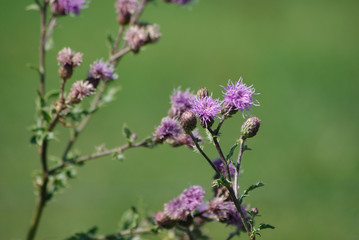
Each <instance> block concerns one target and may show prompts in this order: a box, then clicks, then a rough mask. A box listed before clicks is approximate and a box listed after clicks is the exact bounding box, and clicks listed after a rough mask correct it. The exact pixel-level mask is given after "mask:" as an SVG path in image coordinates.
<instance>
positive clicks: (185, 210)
mask: <svg viewBox="0 0 359 240" xmlns="http://www.w3.org/2000/svg"><path fill="white" fill-rule="evenodd" d="M204 195H205V191H204V190H203V188H202V187H200V186H191V187H190V188H189V189H185V190H184V191H183V192H182V193H181V194H180V195H179V196H178V197H177V198H175V199H173V200H171V201H169V203H167V204H165V206H164V213H165V214H166V215H167V216H168V217H169V218H171V219H173V220H179V221H186V220H187V219H188V215H189V214H190V212H191V211H193V210H195V209H196V208H197V207H199V206H200V205H201V204H202V201H203V197H204Z"/></svg>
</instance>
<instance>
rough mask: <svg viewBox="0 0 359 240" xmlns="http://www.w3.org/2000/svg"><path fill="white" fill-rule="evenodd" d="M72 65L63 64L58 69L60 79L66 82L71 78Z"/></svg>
mask: <svg viewBox="0 0 359 240" xmlns="http://www.w3.org/2000/svg"><path fill="white" fill-rule="evenodd" d="M72 68H73V67H72V65H69V64H64V65H61V66H60V67H59V70H58V73H59V76H60V78H62V79H64V80H66V79H69V78H70V77H71V76H72Z"/></svg>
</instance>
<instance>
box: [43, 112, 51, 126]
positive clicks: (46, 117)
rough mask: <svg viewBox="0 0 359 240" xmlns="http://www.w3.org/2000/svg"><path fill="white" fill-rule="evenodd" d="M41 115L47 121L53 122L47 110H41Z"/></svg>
mask: <svg viewBox="0 0 359 240" xmlns="http://www.w3.org/2000/svg"><path fill="white" fill-rule="evenodd" d="M41 115H42V117H43V118H44V120H45V121H46V122H48V123H49V122H51V119H52V118H51V116H50V114H49V113H48V112H46V111H45V110H41Z"/></svg>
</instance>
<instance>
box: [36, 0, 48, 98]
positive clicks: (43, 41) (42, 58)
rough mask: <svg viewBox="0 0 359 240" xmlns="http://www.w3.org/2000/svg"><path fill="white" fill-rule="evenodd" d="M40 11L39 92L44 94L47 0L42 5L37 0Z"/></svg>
mask: <svg viewBox="0 0 359 240" xmlns="http://www.w3.org/2000/svg"><path fill="white" fill-rule="evenodd" d="M37 4H38V6H39V8H40V13H41V30H40V31H41V36H40V62H39V73H40V94H41V96H44V95H45V45H46V10H47V5H48V4H47V2H44V5H43V6H41V4H40V3H39V2H38V1H37Z"/></svg>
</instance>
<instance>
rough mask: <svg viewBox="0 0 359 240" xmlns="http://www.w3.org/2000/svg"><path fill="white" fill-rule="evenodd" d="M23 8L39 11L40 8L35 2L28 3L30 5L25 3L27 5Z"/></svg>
mask: <svg viewBox="0 0 359 240" xmlns="http://www.w3.org/2000/svg"><path fill="white" fill-rule="evenodd" d="M25 10H26V11H30V10H35V11H39V10H40V8H39V5H37V4H36V3H33V4H30V5H27V6H26V7H25Z"/></svg>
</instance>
